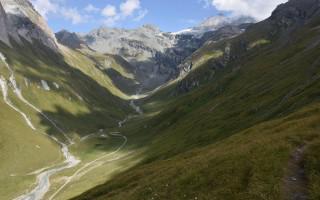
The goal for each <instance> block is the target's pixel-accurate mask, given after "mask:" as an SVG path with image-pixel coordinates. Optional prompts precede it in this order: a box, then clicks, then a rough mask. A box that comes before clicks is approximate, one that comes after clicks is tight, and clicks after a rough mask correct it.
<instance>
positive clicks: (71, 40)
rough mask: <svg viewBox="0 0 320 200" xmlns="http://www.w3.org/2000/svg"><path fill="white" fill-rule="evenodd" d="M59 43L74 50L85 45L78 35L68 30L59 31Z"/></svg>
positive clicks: (57, 34)
mask: <svg viewBox="0 0 320 200" xmlns="http://www.w3.org/2000/svg"><path fill="white" fill-rule="evenodd" d="M55 36H56V38H57V40H58V42H59V43H61V44H63V45H65V46H67V47H70V48H72V49H79V48H81V47H82V45H85V43H84V41H82V40H81V39H80V37H79V36H78V35H77V34H76V33H70V32H68V31H66V30H62V31H59V32H58V33H56V34H55Z"/></svg>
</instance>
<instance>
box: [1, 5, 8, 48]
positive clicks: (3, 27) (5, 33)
mask: <svg viewBox="0 0 320 200" xmlns="http://www.w3.org/2000/svg"><path fill="white" fill-rule="evenodd" d="M6 23H7V16H6V13H5V11H4V9H3V7H2V5H1V2H0V27H1V28H0V40H1V41H2V42H4V43H5V44H7V45H10V42H9V36H8V31H7V24H6Z"/></svg>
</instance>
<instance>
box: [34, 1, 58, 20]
mask: <svg viewBox="0 0 320 200" xmlns="http://www.w3.org/2000/svg"><path fill="white" fill-rule="evenodd" d="M31 3H32V4H33V6H34V8H35V9H36V10H37V11H38V12H39V13H40V15H42V16H43V17H44V18H47V15H48V14H49V13H54V12H56V11H57V8H58V5H57V4H54V3H52V2H51V1H50V0H32V1H31Z"/></svg>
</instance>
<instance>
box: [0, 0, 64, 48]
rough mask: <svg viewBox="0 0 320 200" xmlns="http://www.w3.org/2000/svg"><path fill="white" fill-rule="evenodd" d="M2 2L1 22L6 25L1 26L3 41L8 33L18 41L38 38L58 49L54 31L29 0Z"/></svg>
mask: <svg viewBox="0 0 320 200" xmlns="http://www.w3.org/2000/svg"><path fill="white" fill-rule="evenodd" d="M0 4H1V7H2V8H3V10H2V9H1V10H0V13H1V14H0V18H1V19H0V23H1V25H2V24H3V25H4V26H1V40H2V41H4V42H5V41H6V38H5V36H6V35H8V36H9V37H10V38H12V39H14V40H15V41H16V42H18V43H22V42H23V40H27V41H28V42H31V43H32V42H33V41H34V40H37V41H39V42H41V43H42V44H43V45H45V46H47V47H50V48H51V49H53V50H57V49H58V47H57V43H56V39H55V36H54V33H53V32H52V31H51V30H50V28H49V27H48V25H47V23H46V21H45V20H44V19H43V17H42V16H41V15H40V14H39V13H38V12H37V11H36V10H35V9H34V8H33V6H32V4H31V3H30V2H29V1H28V0H0ZM3 27H4V28H3ZM5 33H6V34H5ZM5 43H7V44H8V42H5Z"/></svg>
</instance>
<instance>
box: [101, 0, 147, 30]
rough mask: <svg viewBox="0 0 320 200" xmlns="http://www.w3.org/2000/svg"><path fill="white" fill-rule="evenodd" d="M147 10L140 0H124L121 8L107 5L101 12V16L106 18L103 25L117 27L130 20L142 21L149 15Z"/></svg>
mask: <svg viewBox="0 0 320 200" xmlns="http://www.w3.org/2000/svg"><path fill="white" fill-rule="evenodd" d="M148 12H149V11H148V10H147V9H143V8H141V2H140V0H124V1H123V2H122V3H120V5H119V8H118V10H117V8H116V7H115V6H112V5H107V6H106V7H105V8H104V9H103V10H102V12H101V15H102V16H104V17H105V19H104V20H103V23H104V24H105V25H107V26H115V25H116V24H117V23H118V22H120V21H123V20H126V19H128V18H129V17H132V18H131V19H132V20H133V21H136V22H138V21H140V20H142V19H143V18H144V17H145V16H146V15H147V14H148Z"/></svg>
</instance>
